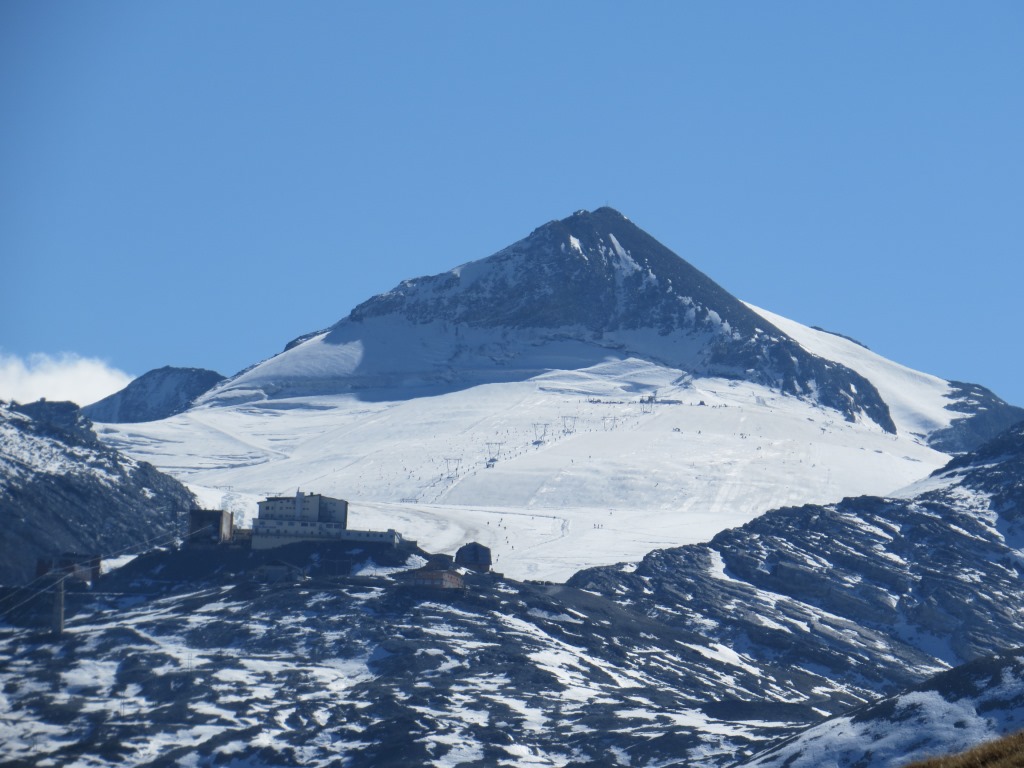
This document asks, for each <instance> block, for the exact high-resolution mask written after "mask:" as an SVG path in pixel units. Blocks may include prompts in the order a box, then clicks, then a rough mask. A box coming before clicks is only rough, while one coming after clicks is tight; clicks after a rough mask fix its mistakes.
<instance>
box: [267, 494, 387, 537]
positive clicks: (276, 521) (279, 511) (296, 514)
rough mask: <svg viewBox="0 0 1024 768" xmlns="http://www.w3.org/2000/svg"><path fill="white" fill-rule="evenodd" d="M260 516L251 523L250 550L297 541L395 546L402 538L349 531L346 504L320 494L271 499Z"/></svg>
mask: <svg viewBox="0 0 1024 768" xmlns="http://www.w3.org/2000/svg"><path fill="white" fill-rule="evenodd" d="M258 507H259V516H258V517H257V519H255V520H253V521H252V548H253V549H272V548H274V547H281V546H284V545H285V544H294V543H296V542H300V541H312V542H325V543H329V542H342V541H344V542H355V541H364V542H367V543H379V544H390V545H391V546H396V547H397V546H398V545H399V544H400V543H401V542H402V537H401V535H399V533H398V532H397V531H395V530H394V529H391V530H388V531H350V530H348V502H347V501H345V500H344V499H332V498H330V497H329V496H321V495H320V494H319V493H303V492H302V491H298V492H297V493H296V494H295V496H271V497H269V498H267V499H265V500H263V501H261V502H259V504H258Z"/></svg>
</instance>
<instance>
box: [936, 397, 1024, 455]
mask: <svg viewBox="0 0 1024 768" xmlns="http://www.w3.org/2000/svg"><path fill="white" fill-rule="evenodd" d="M949 383H950V385H951V387H952V389H953V392H952V395H951V398H950V399H951V401H952V402H951V403H950V404H949V406H948V408H949V410H951V411H953V412H955V413H956V414H958V415H957V416H956V417H955V418H954V419H953V423H952V424H950V425H949V427H947V428H946V429H943V430H940V431H938V432H935V433H934V434H932V435H930V436H929V438H928V444H929V445H930V446H932V447H933V448H935V449H937V450H940V451H943V452H945V453H964V452H966V451H973V450H974V449H975V448H978V447H980V446H981V445H983V444H984V443H986V442H987V441H989V440H991V439H993V438H994V437H996V436H997V435H999V434H1000V433H1001V432H1003V431H1004V430H1005V429H1007V428H1008V427H1010V426H1012V425H1014V424H1019V423H1020V422H1022V421H1024V408H1018V407H1017V406H1015V405H1009V404H1008V403H1007V402H1006V401H1004V400H1002V399H1000V398H999V397H997V396H996V395H995V394H994V393H993V392H992V391H991V390H988V389H986V388H985V387H982V386H979V385H978V384H967V383H965V382H962V381H951V382H949Z"/></svg>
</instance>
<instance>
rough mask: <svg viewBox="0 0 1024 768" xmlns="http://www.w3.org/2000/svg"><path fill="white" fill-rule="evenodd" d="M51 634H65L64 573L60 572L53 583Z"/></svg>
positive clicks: (56, 635)
mask: <svg viewBox="0 0 1024 768" xmlns="http://www.w3.org/2000/svg"><path fill="white" fill-rule="evenodd" d="M50 634H52V635H53V636H54V637H60V636H61V635H62V634H64V574H60V575H59V576H58V577H57V582H56V583H55V584H54V585H53V624H52V626H51V628H50Z"/></svg>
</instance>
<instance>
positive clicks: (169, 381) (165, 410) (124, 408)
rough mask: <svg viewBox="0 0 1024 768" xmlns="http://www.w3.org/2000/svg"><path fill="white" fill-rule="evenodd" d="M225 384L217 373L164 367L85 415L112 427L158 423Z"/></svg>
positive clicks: (91, 408) (140, 378) (94, 406)
mask: <svg viewBox="0 0 1024 768" xmlns="http://www.w3.org/2000/svg"><path fill="white" fill-rule="evenodd" d="M222 381H224V377H223V376H221V375H220V374H219V373H217V372H216V371H208V370H205V369H203V368H173V367H171V366H164V367H163V368H157V369H155V370H152V371H149V373H145V374H143V375H142V376H139V378H137V379H135V380H134V381H132V382H131V383H130V384H129V385H128V386H127V387H125V388H124V389H122V390H121V391H120V392H115V393H114V394H112V395H110V396H109V397H105V398H103V399H102V400H100V401H99V402H97V403H93V404H92V405H87V406H85V407H84V408H83V409H82V412H83V413H84V414H85V415H86V416H88V417H89V418H90V419H92V420H93V421H99V422H105V423H108V424H126V423H134V422H140V421H156V420H157V419H164V418H167V417H168V416H173V415H174V414H176V413H181V412H182V411H184V410H186V409H188V407H189V406H190V405H192V402H193V401H194V400H195V399H196V398H197V397H199V396H200V395H202V394H203V393H204V392H207V391H209V390H210V389H211V388H212V387H214V386H216V385H217V384H219V383H220V382H222Z"/></svg>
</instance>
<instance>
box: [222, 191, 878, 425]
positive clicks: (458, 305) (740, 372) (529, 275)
mask: <svg viewBox="0 0 1024 768" xmlns="http://www.w3.org/2000/svg"><path fill="white" fill-rule="evenodd" d="M609 355H614V356H618V357H630V356H633V357H638V358H642V359H646V360H650V361H653V362H656V363H658V364H663V365H667V366H669V367H672V368H676V369H680V370H682V371H684V372H686V373H687V374H689V375H693V376H722V377H727V378H733V379H744V380H749V381H752V382H757V383H760V384H763V385H765V386H769V387H773V388H776V389H778V390H780V391H782V392H785V393H787V394H791V395H797V396H801V397H806V398H808V399H810V400H813V401H814V402H817V403H820V404H822V405H824V406H827V407H829V408H834V409H835V410H837V411H839V412H840V413H842V414H844V416H845V417H846V418H848V419H851V420H852V419H853V418H855V417H856V416H857V415H858V414H861V415H863V416H865V417H866V418H868V419H870V420H872V421H874V422H875V423H877V424H879V425H880V426H882V427H883V428H884V429H886V430H888V431H895V426H894V424H893V421H892V418H891V417H890V415H889V412H888V409H887V406H886V404H885V402H884V401H883V400H882V398H881V397H880V396H879V394H878V392H877V390H876V389H875V388H874V386H873V385H872V384H871V382H869V381H868V380H867V379H865V378H864V377H863V376H861V375H860V374H858V373H856V372H855V371H853V370H851V369H849V368H847V367H845V366H843V365H842V364H840V363H836V362H834V361H828V360H823V359H821V358H819V357H816V356H815V355H812V354H809V353H808V352H807V351H805V350H804V349H803V348H802V347H801V346H800V345H799V344H797V343H796V342H795V341H794V340H793V339H792V338H790V337H789V336H787V335H786V334H785V333H783V332H782V331H780V330H779V329H778V328H776V327H774V326H773V325H772V324H771V323H769V322H768V321H767V320H765V319H764V318H763V317H761V316H760V315H758V314H756V313H755V312H754V311H753V310H751V309H750V308H748V307H747V306H746V305H744V304H743V303H742V302H740V301H739V300H737V299H736V298H735V297H733V296H732V295H730V294H729V293H728V292H727V291H726V290H725V289H723V288H722V287H721V286H719V285H718V284H717V283H715V282H714V281H713V280H711V278H709V277H708V276H707V275H705V274H703V273H702V272H700V271H699V270H697V269H695V268H694V267H692V266H691V265H690V264H688V263H687V262H686V261H684V260H683V259H682V258H680V257H679V256H677V255H676V254H675V253H673V252H672V251H670V250H669V249H668V248H666V247H665V246H664V245H662V244H661V243H659V242H658V241H657V240H655V239H654V238H653V237H651V236H650V235H649V234H647V233H646V232H644V231H643V230H642V229H640V228H639V227H638V226H636V225H635V224H633V223H632V222H631V221H630V220H629V219H627V218H626V217H625V216H623V215H622V214H620V213H619V212H617V211H614V210H612V209H611V208H600V209H598V210H596V211H594V212H589V211H579V212H577V213H576V214H574V215H572V216H570V217H568V218H566V219H563V220H561V221H553V222H550V223H548V224H545V225H544V226H542V227H539V228H538V229H536V230H535V231H534V232H533V233H531V234H530V235H529V236H527V237H525V238H524V239H522V240H520V241H519V242H517V243H514V244H513V245H510V246H509V247H507V248H505V249H503V250H501V251H499V252H498V253H496V254H494V255H492V256H489V257H487V258H485V259H481V260H479V261H473V262H470V263H467V264H463V265H462V266H460V267H456V268H455V269H452V270H449V271H448V272H444V273H442V274H439V275H434V276H432V277H421V278H416V279H412V280H406V281H404V282H402V283H401V284H400V285H398V286H396V287H395V288H394V289H393V290H391V291H388V292H387V293H383V294H381V295H379V296H375V297H373V298H371V299H369V300H368V301H366V302H364V303H362V304H360V305H359V306H357V307H356V308H355V309H353V310H352V312H351V313H350V314H349V315H348V316H347V317H346V318H344V319H342V320H341V321H339V322H338V323H337V324H335V325H334V326H332V327H331V328H330V329H328V330H327V331H322V332H318V333H313V334H308V335H306V336H303V337H300V338H299V339H296V340H295V341H293V342H291V343H290V344H289V345H288V347H287V348H286V350H285V352H284V353H282V354H281V355H279V356H278V357H276V358H273V359H271V360H269V361H267V362H265V363H263V364H261V365H258V366H256V367H254V368H253V369H251V370H249V371H246V372H244V373H242V374H241V375H239V376H238V377H236V378H234V379H231V380H229V381H227V382H225V383H224V384H223V385H222V386H221V387H218V388H216V389H215V390H214V391H213V392H212V393H210V395H209V396H208V397H207V398H206V399H207V400H213V401H224V400H231V399H238V398H242V397H252V396H253V394H254V393H258V394H259V396H261V397H265V396H273V397H282V396H290V395H295V394H310V393H323V392H329V391H347V390H349V389H356V390H360V391H366V390H371V389H375V388H376V389H379V388H382V387H387V388H394V387H395V386H398V385H404V384H408V383H410V382H411V381H417V380H418V381H420V382H423V383H437V382H442V381H443V382H448V383H461V384H466V383H469V382H472V383H483V382H486V381H502V380H509V379H522V378H526V377H529V376H532V375H536V374H537V373H540V372H542V371H543V370H546V369H549V368H552V367H556V368H563V369H565V368H583V367H587V366H591V365H594V364H596V363H599V362H601V361H603V360H604V359H606V358H607V357H608V356H609Z"/></svg>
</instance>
